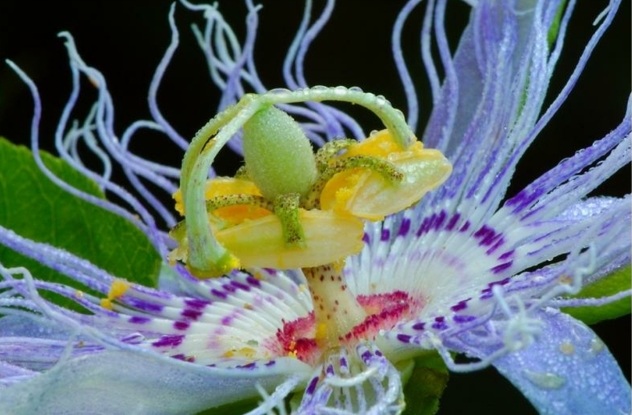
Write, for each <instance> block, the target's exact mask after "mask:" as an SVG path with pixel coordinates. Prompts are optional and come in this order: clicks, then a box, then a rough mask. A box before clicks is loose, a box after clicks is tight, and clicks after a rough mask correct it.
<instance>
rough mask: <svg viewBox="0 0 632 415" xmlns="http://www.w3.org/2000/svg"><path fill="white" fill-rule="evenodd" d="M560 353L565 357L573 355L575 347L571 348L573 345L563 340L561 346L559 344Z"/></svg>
mask: <svg viewBox="0 0 632 415" xmlns="http://www.w3.org/2000/svg"><path fill="white" fill-rule="evenodd" d="M560 351H561V352H562V353H564V354H565V355H567V356H570V355H572V354H573V353H575V346H573V343H571V342H570V341H568V340H565V341H563V342H562V344H560Z"/></svg>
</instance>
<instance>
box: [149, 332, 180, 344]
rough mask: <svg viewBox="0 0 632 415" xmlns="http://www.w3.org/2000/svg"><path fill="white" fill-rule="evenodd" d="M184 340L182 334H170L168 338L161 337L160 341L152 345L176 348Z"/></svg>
mask: <svg viewBox="0 0 632 415" xmlns="http://www.w3.org/2000/svg"><path fill="white" fill-rule="evenodd" d="M182 340H184V336H183V335H182V334H172V335H168V336H162V337H161V338H160V339H158V340H156V341H155V342H153V343H152V346H155V347H176V346H179V345H180V344H181V343H182Z"/></svg>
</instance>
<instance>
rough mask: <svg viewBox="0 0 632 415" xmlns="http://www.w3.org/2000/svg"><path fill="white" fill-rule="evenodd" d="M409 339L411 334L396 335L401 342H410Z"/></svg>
mask: <svg viewBox="0 0 632 415" xmlns="http://www.w3.org/2000/svg"><path fill="white" fill-rule="evenodd" d="M410 339H411V336H409V335H408V334H398V335H397V340H399V341H400V342H402V343H410Z"/></svg>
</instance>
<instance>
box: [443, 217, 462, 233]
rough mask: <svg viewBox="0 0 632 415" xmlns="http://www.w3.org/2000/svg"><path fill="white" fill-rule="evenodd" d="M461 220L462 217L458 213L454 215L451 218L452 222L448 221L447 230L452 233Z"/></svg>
mask: <svg viewBox="0 0 632 415" xmlns="http://www.w3.org/2000/svg"><path fill="white" fill-rule="evenodd" d="M460 218H461V215H460V214H458V213H455V214H454V215H452V217H450V220H449V221H448V223H447V224H446V225H445V229H446V230H447V231H451V230H453V229H454V226H455V225H456V223H457V222H458V221H459V219H460Z"/></svg>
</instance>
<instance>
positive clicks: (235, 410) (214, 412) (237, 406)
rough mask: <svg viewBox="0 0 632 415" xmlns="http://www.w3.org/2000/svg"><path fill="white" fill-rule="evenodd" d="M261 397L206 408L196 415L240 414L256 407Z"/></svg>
mask: <svg viewBox="0 0 632 415" xmlns="http://www.w3.org/2000/svg"><path fill="white" fill-rule="evenodd" d="M260 401H261V398H249V399H244V400H242V401H237V402H232V403H228V404H226V405H222V406H217V407H215V408H211V409H206V410H204V411H202V412H198V413H197V414H196V415H241V414H245V413H247V412H250V411H252V410H253V409H257V407H258V406H259V402H260Z"/></svg>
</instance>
